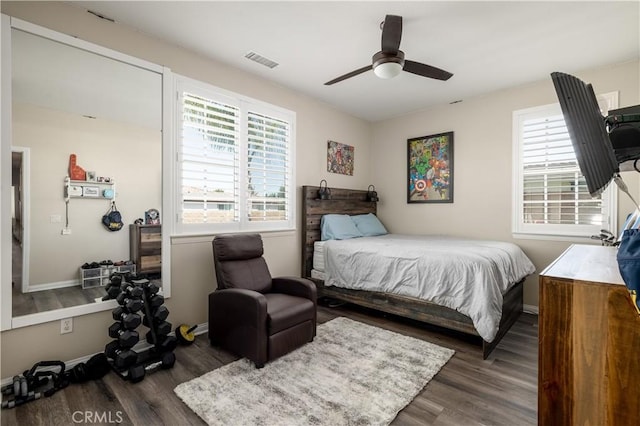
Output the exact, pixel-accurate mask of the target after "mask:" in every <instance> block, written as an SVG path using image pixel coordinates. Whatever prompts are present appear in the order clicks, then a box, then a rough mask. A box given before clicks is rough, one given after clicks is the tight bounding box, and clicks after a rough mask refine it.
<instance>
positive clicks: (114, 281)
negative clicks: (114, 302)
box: [109, 272, 122, 287]
mask: <svg viewBox="0 0 640 426" xmlns="http://www.w3.org/2000/svg"><path fill="white" fill-rule="evenodd" d="M109 281H111V285H113V286H118V287H120V285H121V284H122V275H120V274H119V273H117V272H114V273H113V274H111V275H109Z"/></svg>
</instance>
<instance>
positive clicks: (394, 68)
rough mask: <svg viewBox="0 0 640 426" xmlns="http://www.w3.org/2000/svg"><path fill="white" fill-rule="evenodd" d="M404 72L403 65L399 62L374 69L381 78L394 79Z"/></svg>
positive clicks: (384, 64)
mask: <svg viewBox="0 0 640 426" xmlns="http://www.w3.org/2000/svg"><path fill="white" fill-rule="evenodd" d="M401 71H402V65H400V64H399V63H397V62H385V63H382V64H380V65H378V66H376V67H375V68H374V69H373V72H374V73H375V74H376V76H378V77H379V78H393V77H395V76H397V75H398V74H400V72H401Z"/></svg>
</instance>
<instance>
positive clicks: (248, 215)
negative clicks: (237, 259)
mask: <svg viewBox="0 0 640 426" xmlns="http://www.w3.org/2000/svg"><path fill="white" fill-rule="evenodd" d="M177 98H178V99H179V108H178V109H179V114H178V121H179V123H178V125H177V128H178V131H179V134H178V136H179V137H178V143H177V151H178V155H177V157H176V162H177V167H176V169H177V179H176V180H177V194H178V198H179V202H178V203H177V212H176V218H177V226H176V231H177V233H206V232H217V231H242V230H254V231H260V230H275V229H292V228H293V227H294V220H293V208H294V206H295V202H294V199H293V198H294V194H295V184H294V182H293V176H294V170H293V152H294V149H293V148H294V143H293V142H294V138H293V128H294V122H295V114H294V113H292V112H290V111H286V110H283V109H280V108H277V107H274V106H272V105H268V104H265V103H262V102H259V101H255V100H252V99H249V98H246V97H242V96H240V95H236V94H232V93H230V92H228V91H224V90H222V89H217V88H213V87H212V86H209V85H206V84H204V83H200V82H194V81H193V80H190V79H186V78H181V79H179V80H178V96H177Z"/></svg>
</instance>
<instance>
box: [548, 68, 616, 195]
mask: <svg viewBox="0 0 640 426" xmlns="http://www.w3.org/2000/svg"><path fill="white" fill-rule="evenodd" d="M551 79H552V80H553V85H554V86H555V89H556V94H557V95H558V100H559V101H560V107H561V108H562V113H563V115H564V120H565V123H566V124H567V130H568V131H569V136H570V137H571V144H572V145H573V150H574V151H575V153H576V158H577V160H578V165H579V166H580V171H581V172H582V174H583V175H584V178H585V180H586V181H587V188H588V189H589V194H591V196H592V197H595V196H597V195H598V194H600V193H601V192H602V191H603V190H604V189H605V188H606V187H607V185H608V184H609V183H610V182H611V180H612V179H613V178H614V176H616V175H617V174H618V173H619V171H620V169H619V166H618V161H617V160H616V156H615V153H614V150H613V147H612V145H611V141H610V140H609V134H608V133H607V129H606V126H605V119H604V117H603V116H602V114H601V113H600V107H599V106H598V101H597V100H596V95H595V93H594V91H593V87H592V86H591V84H587V83H585V82H583V81H582V80H580V79H579V78H577V77H574V76H572V75H569V74H564V73H561V72H554V73H551Z"/></svg>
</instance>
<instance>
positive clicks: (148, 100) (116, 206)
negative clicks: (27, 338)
mask: <svg viewBox="0 0 640 426" xmlns="http://www.w3.org/2000/svg"><path fill="white" fill-rule="evenodd" d="M11 45H12V55H11V56H12V57H11V60H12V119H11V122H12V195H11V199H12V203H11V210H12V212H11V217H12V235H13V237H12V240H13V251H12V266H13V268H12V275H13V276H12V286H13V288H12V308H13V309H12V312H13V317H18V316H23V315H28V314H34V313H39V312H46V311H51V310H56V309H61V308H66V307H70V306H78V305H84V304H87V303H95V302H97V301H98V302H99V301H101V299H102V298H103V296H105V294H106V293H105V288H104V285H105V284H107V283H108V277H109V275H110V274H111V273H112V272H114V271H118V270H123V271H127V270H130V271H132V270H137V271H138V272H141V273H145V274H148V275H149V277H150V278H154V279H159V278H160V269H161V263H160V247H161V227H160V225H159V224H158V222H159V220H160V219H161V218H160V217H159V211H160V209H161V206H162V185H161V176H162V174H161V167H162V112H161V109H162V75H161V74H159V73H156V72H153V71H150V70H147V69H143V68H140V67H137V66H134V65H131V64H128V63H125V62H122V61H119V60H115V59H112V58H109V57H105V56H102V55H99V54H96V53H93V52H89V51H86V50H83V49H79V48H76V47H72V46H69V45H66V44H63V43H60V42H57V41H53V40H51V39H47V38H44V37H40V36H38V35H34V34H31V33H29V32H25V31H22V30H19V29H15V28H14V29H12V42H11ZM73 173H76V174H75V175H73V176H72V174H73ZM114 210H115V211H117V212H118V213H119V214H120V215H121V221H122V226H121V227H120V226H119V225H117V221H116V220H114V217H116V216H115V215H112V216H111V217H110V218H108V219H110V220H106V221H103V216H105V215H108V214H109V213H110V212H112V211H114ZM149 211H151V215H147V217H146V218H145V212H149ZM156 213H158V214H157V215H156ZM150 216H151V217H150ZM136 220H138V222H141V223H142V224H143V225H141V226H138V225H134V222H136ZM149 222H150V224H148V225H147V224H146V223H149ZM114 223H115V225H114ZM115 228H121V229H115Z"/></svg>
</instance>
